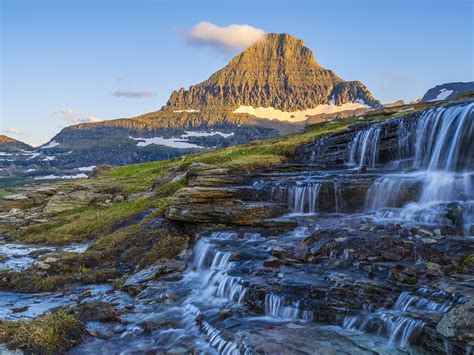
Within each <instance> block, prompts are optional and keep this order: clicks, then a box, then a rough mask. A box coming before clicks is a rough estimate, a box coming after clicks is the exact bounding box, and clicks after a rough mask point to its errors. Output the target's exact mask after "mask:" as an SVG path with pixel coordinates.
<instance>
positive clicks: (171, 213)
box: [166, 201, 289, 226]
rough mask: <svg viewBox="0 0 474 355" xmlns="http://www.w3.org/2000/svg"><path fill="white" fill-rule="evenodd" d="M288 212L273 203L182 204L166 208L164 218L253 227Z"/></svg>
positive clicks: (283, 207) (284, 206)
mask: <svg viewBox="0 0 474 355" xmlns="http://www.w3.org/2000/svg"><path fill="white" fill-rule="evenodd" d="M236 203H237V201H236ZM288 211H289V210H288V207H287V206H286V205H283V204H275V203H260V202H257V203H246V204H243V203H241V204H233V205H229V204H228V205H223V204H219V203H214V204H189V203H183V204H178V205H172V206H170V207H168V209H167V210H166V217H167V218H169V219H172V220H178V221H183V222H193V223H222V224H225V225H243V226H254V225H258V224H260V223H261V222H262V221H263V220H267V219H269V218H273V217H276V216H279V215H282V214H284V213H287V212H288Z"/></svg>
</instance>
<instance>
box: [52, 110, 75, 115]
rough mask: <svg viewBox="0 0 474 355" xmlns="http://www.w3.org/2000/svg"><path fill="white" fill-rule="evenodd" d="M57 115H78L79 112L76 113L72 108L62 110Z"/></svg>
mask: <svg viewBox="0 0 474 355" xmlns="http://www.w3.org/2000/svg"><path fill="white" fill-rule="evenodd" d="M56 113H59V114H62V115H77V112H76V111H74V110H73V109H72V108H62V109H60V110H59V111H57V112H56Z"/></svg>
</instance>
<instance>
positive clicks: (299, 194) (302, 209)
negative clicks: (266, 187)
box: [271, 181, 321, 214]
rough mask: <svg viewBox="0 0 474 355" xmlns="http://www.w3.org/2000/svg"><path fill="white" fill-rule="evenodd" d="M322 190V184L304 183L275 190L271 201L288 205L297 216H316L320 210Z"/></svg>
mask: <svg viewBox="0 0 474 355" xmlns="http://www.w3.org/2000/svg"><path fill="white" fill-rule="evenodd" d="M320 190H321V184H320V183H317V182H306V181H303V182H301V183H297V184H295V185H289V186H278V187H275V188H273V189H272V192H271V199H272V200H275V201H282V202H285V203H287V204H288V206H289V207H290V208H291V209H292V210H293V213H295V214H314V213H316V211H317V209H318V198H319V192H320Z"/></svg>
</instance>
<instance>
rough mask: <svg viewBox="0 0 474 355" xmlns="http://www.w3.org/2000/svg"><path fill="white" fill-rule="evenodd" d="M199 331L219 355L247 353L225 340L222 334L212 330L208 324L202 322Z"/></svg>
mask: <svg viewBox="0 0 474 355" xmlns="http://www.w3.org/2000/svg"><path fill="white" fill-rule="evenodd" d="M201 329H202V331H203V332H204V333H205V334H206V335H207V337H208V338H209V343H210V344H211V346H212V347H213V348H216V349H217V351H219V354H222V355H240V354H242V353H244V354H245V353H247V352H246V349H240V348H239V346H238V345H237V344H236V343H234V342H232V341H230V340H225V339H224V338H223V336H222V332H221V331H220V330H219V329H216V328H214V327H213V326H212V325H210V324H209V323H208V322H206V321H204V322H202V325H201Z"/></svg>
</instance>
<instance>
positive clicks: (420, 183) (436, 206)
mask: <svg viewBox="0 0 474 355" xmlns="http://www.w3.org/2000/svg"><path fill="white" fill-rule="evenodd" d="M473 115H474V104H469V105H464V106H453V107H448V108H446V107H440V108H437V109H433V110H428V111H426V112H424V113H423V114H422V115H421V116H420V117H419V118H418V119H417V121H416V122H415V123H414V124H412V125H411V126H410V125H409V124H407V123H406V122H404V121H403V120H401V121H400V126H399V130H398V137H397V139H398V146H399V149H398V155H399V158H400V159H408V158H410V159H412V166H413V168H415V169H417V171H414V172H408V173H390V174H386V175H383V176H381V177H380V178H378V179H376V180H375V182H374V183H373V185H372V187H371V188H370V189H369V190H368V193H367V198H366V203H365V208H366V210H367V211H371V212H376V216H377V217H381V218H385V219H387V218H388V219H399V220H407V221H414V222H422V223H428V224H430V223H439V222H440V221H443V217H442V216H443V213H445V211H446V206H447V205H448V204H449V203H452V202H455V203H457V204H458V205H459V206H461V208H462V209H464V233H465V234H469V230H470V226H471V224H472V223H473V222H474V188H473V185H474V184H473V181H474V171H473V170H472V167H469V163H470V161H469V159H472V155H473V149H474V146H473V141H474V140H473V138H472V137H473V136H474V118H473ZM372 128H373V127H371V128H369V129H367V130H365V131H361V132H359V133H360V134H358V135H357V136H356V138H355V139H354V143H353V145H352V147H351V157H352V156H354V154H355V153H353V151H360V152H363V153H364V155H362V156H359V160H360V161H359V165H360V164H361V162H365V161H366V160H367V161H372V162H373V161H374V153H373V148H372V147H373V144H374V143H369V142H375V141H376V139H372V140H370V139H365V138H366V137H368V136H369V135H370V134H369V132H370V131H371V129H372ZM374 131H375V128H373V129H372V132H374ZM363 132H365V133H363ZM358 146H361V147H362V148H360V149H359V148H358V149H356V148H355V147H358ZM365 146H367V147H365ZM364 147H365V148H364ZM361 154H362V153H361ZM351 159H352V160H353V158H351ZM352 160H351V161H352ZM368 166H369V167H370V164H369V165H368ZM387 208H388V209H387Z"/></svg>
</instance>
